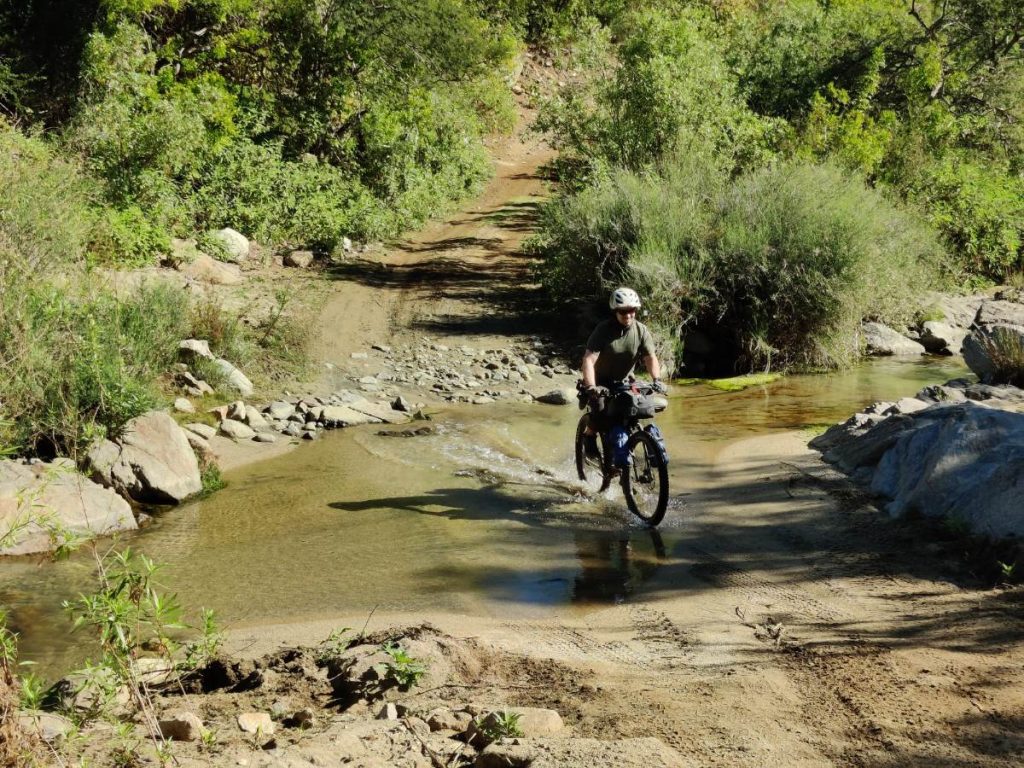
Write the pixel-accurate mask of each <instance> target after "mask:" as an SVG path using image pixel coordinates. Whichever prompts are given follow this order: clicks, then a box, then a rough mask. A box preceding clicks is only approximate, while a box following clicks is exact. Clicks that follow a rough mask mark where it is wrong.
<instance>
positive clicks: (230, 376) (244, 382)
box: [213, 357, 253, 397]
mask: <svg viewBox="0 0 1024 768" xmlns="http://www.w3.org/2000/svg"><path fill="white" fill-rule="evenodd" d="M213 364H214V365H215V366H216V367H217V368H218V369H220V371H221V372H222V373H223V374H224V377H225V379H226V380H227V383H228V384H229V385H230V386H231V387H232V388H233V389H235V390H236V391H237V392H238V393H239V394H241V395H242V397H249V396H250V395H251V394H252V393H253V386H252V382H251V381H249V379H248V378H247V377H246V375H245V374H244V373H242V372H241V371H240V370H238V369H237V368H236V367H235V366H233V365H232V364H231V363H229V362H228V361H227V360H225V359H224V358H222V357H218V358H214V361H213Z"/></svg>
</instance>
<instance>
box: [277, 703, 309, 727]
mask: <svg viewBox="0 0 1024 768" xmlns="http://www.w3.org/2000/svg"><path fill="white" fill-rule="evenodd" d="M281 723H282V724H283V725H284V727H285V728H301V729H303V730H305V729H307V728H312V727H313V726H315V725H316V713H315V712H313V710H312V709H310V708H309V707H303V708H302V709H299V710H296V711H295V712H293V713H292V714H290V715H287V716H285V717H283V718H282V719H281Z"/></svg>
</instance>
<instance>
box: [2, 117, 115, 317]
mask: <svg viewBox="0 0 1024 768" xmlns="http://www.w3.org/2000/svg"><path fill="white" fill-rule="evenodd" d="M0 186H2V188H3V190H4V202H3V205H2V206H0V291H2V292H3V294H4V296H5V301H4V305H5V306H6V304H7V300H6V297H7V296H10V295H13V292H16V291H17V290H18V286H19V284H20V281H21V280H22V279H25V275H26V274H27V273H31V274H36V273H38V272H39V271H42V272H47V271H49V270H52V269H55V268H58V267H61V266H65V265H67V264H69V263H73V262H75V261H76V260H77V259H80V258H81V257H82V255H83V254H84V253H85V249H86V245H87V244H88V242H89V239H90V237H91V232H92V227H93V219H94V214H93V211H92V208H91V206H90V203H91V201H92V199H93V197H94V194H95V192H96V189H95V186H94V185H93V184H91V183H90V182H89V180H88V179H87V178H85V177H84V176H83V175H82V172H81V169H80V168H79V167H78V165H77V164H76V163H75V162H73V161H72V160H69V159H67V158H63V157H60V156H59V155H58V154H57V153H55V152H54V151H53V149H52V147H50V146H49V145H48V144H47V143H46V142H45V141H43V140H42V139H41V138H39V137H36V136H26V135H24V134H23V133H21V132H20V131H18V130H17V129H15V128H13V127H12V126H11V125H9V124H8V123H6V122H5V121H4V120H3V119H2V118H0ZM2 312H3V308H2V307H0V313H2Z"/></svg>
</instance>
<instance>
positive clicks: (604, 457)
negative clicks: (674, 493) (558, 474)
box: [575, 381, 668, 526]
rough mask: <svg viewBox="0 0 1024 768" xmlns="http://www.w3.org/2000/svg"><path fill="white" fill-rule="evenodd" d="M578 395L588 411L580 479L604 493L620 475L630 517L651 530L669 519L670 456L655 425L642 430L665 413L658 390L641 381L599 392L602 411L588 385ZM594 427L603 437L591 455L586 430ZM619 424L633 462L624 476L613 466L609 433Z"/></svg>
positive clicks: (580, 433)
mask: <svg viewBox="0 0 1024 768" xmlns="http://www.w3.org/2000/svg"><path fill="white" fill-rule="evenodd" d="M602 390H603V391H602ZM577 391H578V392H579V400H580V408H587V412H586V413H584V414H583V415H582V416H581V417H580V420H579V424H577V426H576V445H575V456H576V472H577V474H579V478H580V480H582V481H583V482H584V483H586V484H588V485H589V486H591V487H596V491H597V492H598V493H600V492H601V491H605V490H607V489H608V487H609V486H610V485H611V483H612V480H613V479H615V477H616V475H618V476H619V478H620V482H621V484H622V493H623V495H624V496H625V497H626V506H628V507H629V510H630V512H632V513H633V514H634V515H636V516H637V517H639V518H640V519H641V520H643V521H644V522H645V523H647V524H648V525H650V526H655V525H657V524H658V523H660V522H661V521H662V518H664V517H665V508H666V507H667V506H668V452H667V451H666V450H665V442H664V440H663V439H662V437H661V432H660V431H659V430H658V428H657V427H656V426H655V425H654V424H648V425H646V426H643V427H641V426H640V422H641V421H642V420H644V419H653V418H654V415H655V414H656V413H660V412H661V411H663V410H665V407H666V406H667V405H668V402H667V401H666V400H665V399H664V398H661V397H653V395H655V394H656V390H655V389H654V387H652V386H651V385H650V384H647V383H645V382H639V381H626V382H622V383H621V384H620V385H618V386H616V387H615V388H614V389H612V390H608V389H607V388H604V387H599V388H598V392H599V393H600V396H599V397H598V399H597V403H596V410H595V403H593V402H591V400H590V397H589V396H588V394H587V393H586V391H585V390H584V388H583V382H582V381H581V382H578V383H577ZM601 411H605V412H606V413H601ZM607 411H611V413H607ZM591 423H594V424H595V428H594V430H593V431H594V432H596V433H597V435H598V436H599V440H598V441H597V451H596V455H595V454H594V453H593V451H592V453H591V454H590V455H588V453H587V445H586V439H585V438H586V430H587V428H588V427H589V426H590V425H591ZM613 423H619V424H621V425H622V427H623V428H624V429H625V430H626V435H627V438H626V452H627V455H628V457H629V463H628V465H627V466H626V467H624V468H623V469H622V471H621V472H620V471H619V469H618V468H617V467H615V466H614V465H613V463H612V458H613V456H612V454H613V448H612V445H611V441H610V438H609V434H608V433H609V428H610V426H611V424H613Z"/></svg>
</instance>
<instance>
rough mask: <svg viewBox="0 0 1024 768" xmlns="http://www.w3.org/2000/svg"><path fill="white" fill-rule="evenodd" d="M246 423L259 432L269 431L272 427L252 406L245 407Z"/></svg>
mask: <svg viewBox="0 0 1024 768" xmlns="http://www.w3.org/2000/svg"><path fill="white" fill-rule="evenodd" d="M245 423H246V424H248V425H249V426H250V427H252V428H253V429H255V430H256V431H257V432H260V431H261V430H264V429H267V428H268V427H269V426H270V425H269V424H267V420H266V419H264V418H263V414H262V413H260V412H259V411H258V410H256V409H255V408H253V407H252V406H251V405H247V406H245Z"/></svg>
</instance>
